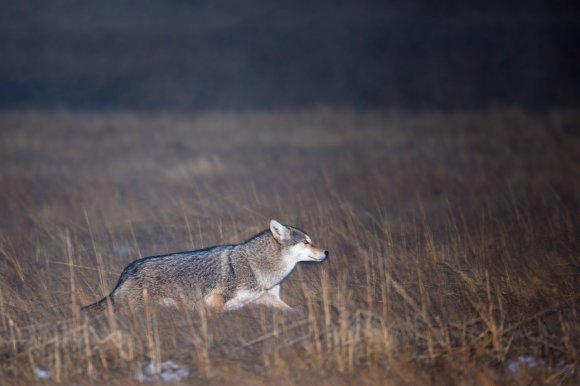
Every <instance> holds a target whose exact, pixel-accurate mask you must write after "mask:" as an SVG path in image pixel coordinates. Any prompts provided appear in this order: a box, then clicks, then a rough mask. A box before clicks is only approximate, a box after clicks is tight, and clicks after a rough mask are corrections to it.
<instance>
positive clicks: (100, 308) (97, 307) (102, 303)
mask: <svg viewBox="0 0 580 386" xmlns="http://www.w3.org/2000/svg"><path fill="white" fill-rule="evenodd" d="M109 301H110V302H111V305H113V300H112V299H110V298H109V297H108V296H107V297H104V298H102V299H101V300H99V301H98V302H96V303H93V304H89V305H88V306H84V307H81V313H83V314H85V315H87V316H90V317H95V316H98V315H102V314H104V313H105V311H106V310H107V309H108V307H109V304H108V303H109Z"/></svg>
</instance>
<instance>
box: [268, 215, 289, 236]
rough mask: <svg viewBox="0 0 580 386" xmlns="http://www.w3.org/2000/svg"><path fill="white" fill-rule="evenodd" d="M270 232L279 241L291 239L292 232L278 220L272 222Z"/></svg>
mask: <svg viewBox="0 0 580 386" xmlns="http://www.w3.org/2000/svg"><path fill="white" fill-rule="evenodd" d="M270 230H271V231H272V234H273V235H274V238H275V239H276V240H278V241H285V240H288V239H290V230H289V229H288V228H286V227H285V226H284V225H282V224H280V223H279V222H278V221H276V220H270Z"/></svg>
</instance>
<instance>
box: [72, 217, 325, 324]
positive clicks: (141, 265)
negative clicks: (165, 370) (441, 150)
mask: <svg viewBox="0 0 580 386" xmlns="http://www.w3.org/2000/svg"><path fill="white" fill-rule="evenodd" d="M326 257H328V251H326V250H323V249H321V248H317V247H315V246H314V244H313V243H312V240H311V239H310V237H309V236H308V235H307V234H306V233H305V232H304V231H302V230H300V229H298V228H295V227H292V226H288V225H283V224H280V223H279V222H277V221H275V220H271V221H270V229H268V230H265V231H263V232H261V233H258V234H257V235H255V236H254V237H252V238H251V239H249V240H247V241H245V242H243V243H240V244H233V245H220V246H215V247H210V248H206V249H200V250H196V251H191V252H178V253H172V254H168V255H162V256H151V257H145V258H143V259H139V260H136V261H134V262H132V263H131V264H129V265H128V266H127V267H125V269H124V270H123V272H122V273H121V277H120V278H119V281H118V282H117V285H116V286H115V288H114V289H113V291H112V292H111V294H110V295H109V296H107V297H105V298H104V299H102V300H100V301H99V302H97V303H94V304H91V305H89V306H86V307H83V310H84V311H86V312H88V313H91V314H92V313H95V312H98V311H100V310H103V309H105V308H107V307H108V305H110V306H112V307H113V309H114V310H119V309H121V308H123V307H128V308H131V307H135V306H137V307H139V306H141V305H142V304H143V302H144V299H145V297H147V299H148V300H150V301H154V302H157V303H160V304H163V305H167V306H174V307H175V306H178V305H185V306H188V307H194V306H196V305H197V304H199V303H201V304H204V305H205V306H207V307H209V308H210V309H212V310H213V311H217V312H221V311H228V310H235V309H238V308H240V307H243V306H245V305H247V304H263V305H268V306H273V307H277V308H281V309H290V306H288V305H287V304H286V303H285V302H284V301H282V299H280V283H281V282H282V281H283V280H284V278H286V277H287V276H288V275H289V274H290V272H291V271H292V269H294V266H295V265H296V263H298V262H300V261H317V262H320V261H322V260H324V259H325V258H326Z"/></svg>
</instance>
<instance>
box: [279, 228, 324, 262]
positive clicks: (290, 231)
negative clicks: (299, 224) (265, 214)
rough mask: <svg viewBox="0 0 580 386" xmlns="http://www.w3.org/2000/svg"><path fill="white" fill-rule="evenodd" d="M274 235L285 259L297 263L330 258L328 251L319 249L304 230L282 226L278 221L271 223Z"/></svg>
mask: <svg viewBox="0 0 580 386" xmlns="http://www.w3.org/2000/svg"><path fill="white" fill-rule="evenodd" d="M270 230H271V231H272V235H273V236H274V238H275V239H276V241H277V242H278V243H280V245H282V254H283V255H284V257H285V258H287V259H289V260H291V261H293V262H295V263H297V262H299V261H322V260H324V259H325V258H327V257H328V251H326V250H324V249H321V248H317V247H315V246H314V244H312V240H311V239H310V237H309V236H308V235H307V234H306V233H305V232H304V231H302V230H300V229H298V228H294V227H291V226H288V225H282V224H280V223H279V222H278V221H276V220H271V221H270Z"/></svg>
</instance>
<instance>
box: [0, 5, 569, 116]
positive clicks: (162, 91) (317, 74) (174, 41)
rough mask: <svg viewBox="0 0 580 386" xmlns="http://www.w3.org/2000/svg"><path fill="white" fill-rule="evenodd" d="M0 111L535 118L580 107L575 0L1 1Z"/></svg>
mask: <svg viewBox="0 0 580 386" xmlns="http://www.w3.org/2000/svg"><path fill="white" fill-rule="evenodd" d="M1 9H2V10H1V11H0V58H1V59H0V108H2V109H7V108H14V107H42V108H55V107H57V108H61V107H64V108H70V109H74V110H83V109H96V110H100V111H108V110H118V109H136V110H141V109H144V110H148V111H151V110H156V109H159V110H168V109H171V110H179V111H199V110H207V109H209V110H214V109H230V110H240V109H242V110H247V109H268V108H286V107H289V108H294V107H305V106H306V107H308V106H319V105H324V106H337V107H342V106H353V107H356V108H359V107H362V108H389V109H392V108H403V109H406V110H434V109H437V110H441V109H444V110H457V109H480V108H488V107H497V106H508V107H521V108H524V109H530V110H537V109H546V108H550V107H553V106H558V107H567V106H573V105H578V102H580V87H578V82H577V79H578V68H580V66H579V65H580V49H579V47H580V3H578V2H576V1H533V0H532V1H498V0H491V1H485V2H457V1H437V2H433V1H427V0H413V1H400V0H396V1H373V0H365V1H304V0H292V1H290V0H281V1H263V0H249V1H242V2H240V1H219V2H215V1H183V0H182V1H179V0H171V1H159V0H141V1H134V0H102V1H98V2H78V1H70V0H54V1H28V0H26V1H2V7H1Z"/></svg>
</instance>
